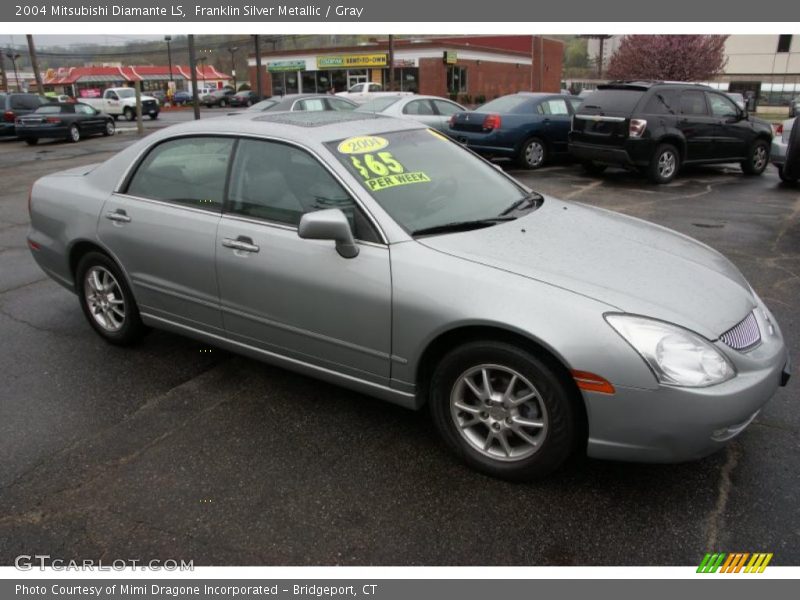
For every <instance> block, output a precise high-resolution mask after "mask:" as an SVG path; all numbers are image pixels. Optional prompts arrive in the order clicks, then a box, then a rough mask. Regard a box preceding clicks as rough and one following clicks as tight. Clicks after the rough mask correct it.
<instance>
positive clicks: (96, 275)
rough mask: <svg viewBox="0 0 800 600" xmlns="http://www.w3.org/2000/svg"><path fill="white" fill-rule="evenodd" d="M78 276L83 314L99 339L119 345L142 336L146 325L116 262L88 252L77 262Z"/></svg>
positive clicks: (77, 287)
mask: <svg viewBox="0 0 800 600" xmlns="http://www.w3.org/2000/svg"><path fill="white" fill-rule="evenodd" d="M75 277H76V285H75V287H76V291H77V292H78V297H79V299H80V303H81V308H82V309H83V314H84V315H85V316H86V319H87V320H88V321H89V324H90V325H91V326H92V328H93V329H94V330H95V331H96V332H97V333H99V334H100V337H102V338H103V339H105V340H106V341H107V342H110V343H112V344H116V345H120V346H126V345H129V344H133V343H135V342H137V341H138V340H139V339H140V338H141V337H142V335H143V334H144V332H145V326H144V324H143V323H142V320H141V317H140V316H139V309H138V308H137V306H136V301H135V300H134V299H133V294H132V293H131V291H130V288H129V287H128V284H127V283H126V282H125V278H124V277H123V276H122V273H120V270H119V268H118V267H117V265H116V264H115V263H114V261H113V260H111V259H110V258H109V257H108V256H106V255H105V254H102V253H100V252H89V253H87V254H86V255H85V256H83V258H81V260H80V262H79V263H78V268H77V269H76V273H75Z"/></svg>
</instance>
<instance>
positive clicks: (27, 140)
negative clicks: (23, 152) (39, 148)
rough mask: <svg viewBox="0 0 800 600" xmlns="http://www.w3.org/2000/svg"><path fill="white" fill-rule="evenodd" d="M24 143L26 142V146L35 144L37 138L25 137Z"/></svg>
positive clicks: (37, 141)
mask: <svg viewBox="0 0 800 600" xmlns="http://www.w3.org/2000/svg"><path fill="white" fill-rule="evenodd" d="M25 143H26V144H28V146H35V145H36V144H38V143H39V138H25Z"/></svg>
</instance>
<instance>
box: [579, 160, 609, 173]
mask: <svg viewBox="0 0 800 600" xmlns="http://www.w3.org/2000/svg"><path fill="white" fill-rule="evenodd" d="M581 166H582V167H583V170H584V171H586V172H587V173H588V174H589V175H602V174H603V173H604V172H605V170H606V168H608V165H603V164H601V163H597V162H595V161H593V160H585V161H583V162H582V163H581Z"/></svg>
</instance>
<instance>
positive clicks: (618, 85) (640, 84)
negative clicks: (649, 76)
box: [597, 80, 713, 91]
mask: <svg viewBox="0 0 800 600" xmlns="http://www.w3.org/2000/svg"><path fill="white" fill-rule="evenodd" d="M655 86H659V87H661V86H667V87H676V88H677V87H695V88H700V89H704V90H710V89H713V88H711V87H709V86H707V85H705V84H702V83H692V82H689V81H661V80H652V81H651V80H630V81H628V80H625V81H623V80H620V81H609V82H608V83H601V84H599V85H598V86H597V89H598V90H624V89H629V90H640V91H647V90H649V89H651V88H653V87H655Z"/></svg>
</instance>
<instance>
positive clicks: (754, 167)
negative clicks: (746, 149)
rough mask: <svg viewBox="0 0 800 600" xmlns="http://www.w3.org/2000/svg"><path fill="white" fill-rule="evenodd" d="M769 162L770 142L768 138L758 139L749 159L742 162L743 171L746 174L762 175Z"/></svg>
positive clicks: (751, 149)
mask: <svg viewBox="0 0 800 600" xmlns="http://www.w3.org/2000/svg"><path fill="white" fill-rule="evenodd" d="M768 163H769V144H768V143H767V142H766V140H756V142H755V143H754V144H753V146H752V148H750V154H749V157H748V158H747V160H743V161H742V163H741V166H742V171H744V173H745V174H746V175H761V174H762V173H763V172H764V169H766V168H767V164H768Z"/></svg>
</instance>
